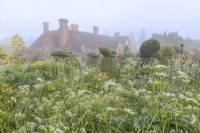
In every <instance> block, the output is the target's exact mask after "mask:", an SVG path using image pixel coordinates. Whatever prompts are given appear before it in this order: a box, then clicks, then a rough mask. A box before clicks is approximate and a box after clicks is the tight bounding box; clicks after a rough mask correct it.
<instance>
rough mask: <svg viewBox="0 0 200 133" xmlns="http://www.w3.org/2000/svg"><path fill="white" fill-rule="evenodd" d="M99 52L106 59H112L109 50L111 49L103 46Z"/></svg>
mask: <svg viewBox="0 0 200 133" xmlns="http://www.w3.org/2000/svg"><path fill="white" fill-rule="evenodd" d="M99 52H100V53H101V54H102V55H103V56H104V57H105V58H109V57H111V52H110V50H109V48H107V47H105V46H102V47H99Z"/></svg>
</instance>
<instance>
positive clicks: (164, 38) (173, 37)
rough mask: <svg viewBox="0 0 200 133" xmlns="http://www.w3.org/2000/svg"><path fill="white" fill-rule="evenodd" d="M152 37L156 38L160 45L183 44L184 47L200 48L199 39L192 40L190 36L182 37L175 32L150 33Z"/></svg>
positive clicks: (190, 48) (189, 48)
mask: <svg viewBox="0 0 200 133" xmlns="http://www.w3.org/2000/svg"><path fill="white" fill-rule="evenodd" d="M151 38H152V39H156V40H158V41H159V42H160V43H161V44H162V45H176V46H179V45H180V44H184V45H185V48H186V49H188V50H192V49H194V48H200V40H192V39H190V38H183V37H181V36H180V35H179V34H178V31H177V32H169V33H168V32H167V31H165V32H164V33H163V34H157V33H153V34H152V37H151Z"/></svg>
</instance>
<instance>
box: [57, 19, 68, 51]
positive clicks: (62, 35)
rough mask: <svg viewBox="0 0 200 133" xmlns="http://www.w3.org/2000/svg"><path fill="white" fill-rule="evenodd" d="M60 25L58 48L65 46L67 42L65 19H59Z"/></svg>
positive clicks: (66, 22)
mask: <svg viewBox="0 0 200 133" xmlns="http://www.w3.org/2000/svg"><path fill="white" fill-rule="evenodd" d="M59 23H60V29H59V32H60V46H61V47H64V46H66V45H67V40H68V20H66V19H63V18H62V19H59Z"/></svg>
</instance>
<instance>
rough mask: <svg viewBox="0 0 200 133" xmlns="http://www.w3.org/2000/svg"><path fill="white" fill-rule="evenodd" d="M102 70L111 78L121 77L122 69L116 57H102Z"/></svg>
mask: <svg viewBox="0 0 200 133" xmlns="http://www.w3.org/2000/svg"><path fill="white" fill-rule="evenodd" d="M99 68H100V71H101V72H103V73H106V74H108V76H109V77H111V78H119V75H120V69H119V66H118V64H117V60H116V59H115V58H102V59H101V61H100V64H99Z"/></svg>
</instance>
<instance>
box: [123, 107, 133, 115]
mask: <svg viewBox="0 0 200 133" xmlns="http://www.w3.org/2000/svg"><path fill="white" fill-rule="evenodd" d="M124 111H125V112H127V113H128V114H131V115H134V114H135V112H133V110H132V109H129V108H125V109H124Z"/></svg>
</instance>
